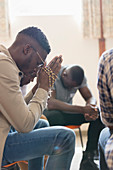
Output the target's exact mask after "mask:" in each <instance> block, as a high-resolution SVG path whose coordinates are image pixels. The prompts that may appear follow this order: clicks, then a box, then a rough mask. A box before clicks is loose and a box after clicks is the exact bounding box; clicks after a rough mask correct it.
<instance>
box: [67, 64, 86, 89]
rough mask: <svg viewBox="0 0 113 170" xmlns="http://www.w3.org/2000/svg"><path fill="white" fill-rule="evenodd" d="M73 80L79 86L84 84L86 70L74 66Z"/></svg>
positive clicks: (71, 70)
mask: <svg viewBox="0 0 113 170" xmlns="http://www.w3.org/2000/svg"><path fill="white" fill-rule="evenodd" d="M70 73H71V78H72V80H73V81H75V82H76V84H77V86H80V85H81V84H82V81H83V78H84V70H83V69H82V67H80V66H78V65H73V66H71V68H70Z"/></svg>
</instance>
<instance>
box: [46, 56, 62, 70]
mask: <svg viewBox="0 0 113 170" xmlns="http://www.w3.org/2000/svg"><path fill="white" fill-rule="evenodd" d="M62 61H63V59H62V56H61V55H60V56H59V57H58V56H56V57H55V58H54V59H53V60H52V61H51V62H50V63H49V64H48V66H49V67H50V68H51V69H52V70H53V71H55V69H56V68H57V67H58V66H60V65H61V63H62Z"/></svg>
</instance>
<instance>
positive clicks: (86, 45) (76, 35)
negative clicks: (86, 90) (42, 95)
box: [4, 16, 113, 130]
mask: <svg viewBox="0 0 113 170" xmlns="http://www.w3.org/2000/svg"><path fill="white" fill-rule="evenodd" d="M32 25H34V26H37V27H39V28H41V29H42V31H44V33H45V34H46V35H47V37H48V39H49V42H50V44H51V47H52V51H51V53H50V55H49V56H48V61H49V60H50V59H51V58H52V57H54V56H55V55H59V54H62V55H63V64H78V65H81V66H82V67H83V68H84V70H85V74H86V77H87V79H88V84H89V87H90V88H91V90H92V92H93V94H94V96H95V97H96V98H97V100H98V95H97V88H96V81H97V65H98V59H99V49H98V46H99V45H98V40H97V39H87V40H86V39H84V38H83V37H82V25H80V24H78V21H77V18H74V16H32V17H16V18H15V20H13V22H12V23H11V40H10V41H9V42H4V44H5V45H7V46H9V44H10V43H11V42H12V41H13V39H14V38H15V35H16V34H17V32H18V31H20V30H21V29H23V28H25V27H28V26H32ZM112 45H113V39H108V40H107V41H106V47H107V48H106V49H109V48H111V47H112ZM32 85H33V83H31V84H30V86H29V87H30V88H31V86H32ZM74 103H76V104H80V105H82V104H85V103H84V101H83V99H82V97H81V96H80V95H79V94H78V93H77V95H76V96H75V98H74ZM82 129H83V130H85V129H87V125H82Z"/></svg>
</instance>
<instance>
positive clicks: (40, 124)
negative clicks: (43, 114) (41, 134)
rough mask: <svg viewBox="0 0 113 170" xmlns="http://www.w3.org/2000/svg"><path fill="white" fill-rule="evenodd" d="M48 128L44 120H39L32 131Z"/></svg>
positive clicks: (47, 123)
mask: <svg viewBox="0 0 113 170" xmlns="http://www.w3.org/2000/svg"><path fill="white" fill-rule="evenodd" d="M44 127H49V122H48V121H47V120H45V119H39V121H38V122H37V124H36V125H35V128H34V129H39V128H44Z"/></svg>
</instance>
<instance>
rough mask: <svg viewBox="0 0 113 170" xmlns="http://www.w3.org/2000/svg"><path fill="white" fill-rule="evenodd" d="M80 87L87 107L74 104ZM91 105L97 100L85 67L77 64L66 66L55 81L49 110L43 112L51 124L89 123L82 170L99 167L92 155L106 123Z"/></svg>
mask: <svg viewBox="0 0 113 170" xmlns="http://www.w3.org/2000/svg"><path fill="white" fill-rule="evenodd" d="M77 90H79V92H80V94H81V95H82V97H83V98H84V100H85V101H86V106H85V107H84V106H77V105H72V99H73V97H74V95H75V93H76V92H77ZM89 105H90V106H91V105H92V106H96V100H95V98H94V97H93V95H92V93H91V91H90V89H89V87H88V85H87V80H86V77H85V75H84V71H83V69H82V68H81V67H80V66H77V65H70V66H63V67H62V68H61V70H60V72H59V74H58V78H57V80H56V81H55V84H54V89H53V92H52V96H51V98H50V99H49V101H48V109H46V110H45V111H44V115H45V116H46V117H47V119H48V121H49V123H50V125H51V126H57V125H61V126H66V125H81V124H83V123H90V125H89V128H88V141H87V146H86V150H85V152H83V158H82V161H81V165H80V170H97V169H98V167H97V165H96V164H95V163H94V160H93V158H94V152H95V151H96V150H97V146H98V137H99V134H100V131H101V129H102V128H103V124H102V123H101V121H100V119H99V118H98V113H97V112H96V116H95V114H94V111H93V110H92V109H91V108H90V107H89ZM89 116H90V118H89Z"/></svg>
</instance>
